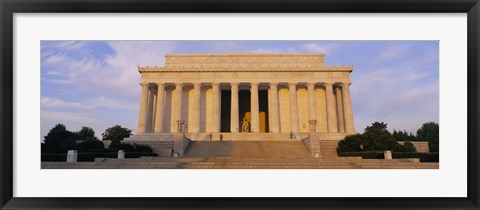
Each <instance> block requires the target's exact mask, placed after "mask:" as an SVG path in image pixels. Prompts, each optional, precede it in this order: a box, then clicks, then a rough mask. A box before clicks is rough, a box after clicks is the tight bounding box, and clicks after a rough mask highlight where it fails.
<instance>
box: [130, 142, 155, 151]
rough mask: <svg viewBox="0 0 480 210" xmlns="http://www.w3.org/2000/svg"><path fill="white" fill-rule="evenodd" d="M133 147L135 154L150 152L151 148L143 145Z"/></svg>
mask: <svg viewBox="0 0 480 210" xmlns="http://www.w3.org/2000/svg"><path fill="white" fill-rule="evenodd" d="M133 146H134V147H135V152H152V151H153V149H152V147H150V146H148V145H144V144H133Z"/></svg>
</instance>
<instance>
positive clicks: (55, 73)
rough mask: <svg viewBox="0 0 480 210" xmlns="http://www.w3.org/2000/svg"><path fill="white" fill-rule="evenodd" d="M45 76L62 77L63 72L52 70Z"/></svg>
mask: <svg viewBox="0 0 480 210" xmlns="http://www.w3.org/2000/svg"><path fill="white" fill-rule="evenodd" d="M45 75H50V76H62V75H63V74H62V72H60V71H55V70H52V71H49V72H47V73H45Z"/></svg>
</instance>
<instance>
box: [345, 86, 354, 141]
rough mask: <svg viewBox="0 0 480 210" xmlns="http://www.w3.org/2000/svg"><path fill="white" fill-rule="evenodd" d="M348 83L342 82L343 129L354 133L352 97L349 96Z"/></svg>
mask: <svg viewBox="0 0 480 210" xmlns="http://www.w3.org/2000/svg"><path fill="white" fill-rule="evenodd" d="M349 85H350V84H348V83H342V92H343V110H344V114H345V115H344V116H345V131H346V132H347V133H355V125H354V122H353V111H352V99H351V98H350V87H349Z"/></svg>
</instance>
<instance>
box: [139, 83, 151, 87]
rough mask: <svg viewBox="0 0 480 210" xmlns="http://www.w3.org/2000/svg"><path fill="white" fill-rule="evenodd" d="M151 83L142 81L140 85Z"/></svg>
mask: <svg viewBox="0 0 480 210" xmlns="http://www.w3.org/2000/svg"><path fill="white" fill-rule="evenodd" d="M149 84H150V83H148V82H140V85H141V86H144V85H149Z"/></svg>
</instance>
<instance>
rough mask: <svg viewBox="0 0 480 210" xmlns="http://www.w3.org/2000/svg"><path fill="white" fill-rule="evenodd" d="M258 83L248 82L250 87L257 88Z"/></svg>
mask: <svg viewBox="0 0 480 210" xmlns="http://www.w3.org/2000/svg"><path fill="white" fill-rule="evenodd" d="M258 84H259V83H258V82H250V86H258Z"/></svg>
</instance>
